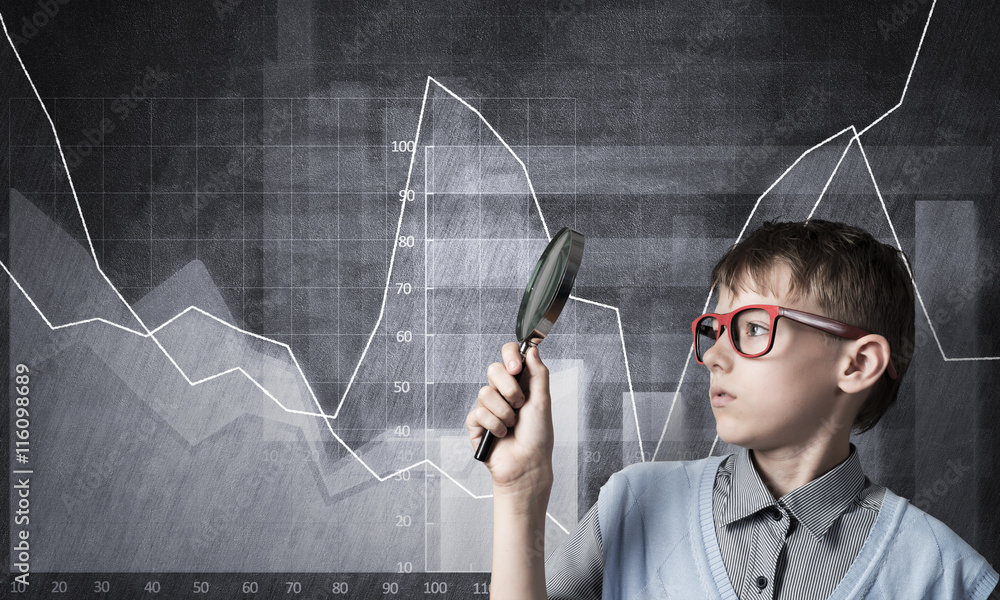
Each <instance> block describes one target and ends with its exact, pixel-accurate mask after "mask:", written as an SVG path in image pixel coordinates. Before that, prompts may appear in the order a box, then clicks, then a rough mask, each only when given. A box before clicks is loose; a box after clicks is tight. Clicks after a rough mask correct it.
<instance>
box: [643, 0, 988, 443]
mask: <svg viewBox="0 0 1000 600" xmlns="http://www.w3.org/2000/svg"><path fill="white" fill-rule="evenodd" d="M936 6H937V0H934V2H932V3H931V8H930V11H928V13H927V21H926V22H925V23H924V29H923V32H922V33H921V34H920V42H919V43H918V44H917V51H916V54H915V55H914V56H913V62H912V63H910V71H909V73H908V74H907V76H906V83H905V84H904V85H903V93H902V95H901V96H900V98H899V102H897V103H896V105H895V106H893V107H892V108H890V109H889V110H887V111H886V112H885V113H883V114H882V115H881V116H879V117H878V118H877V119H875V120H874V121H872V122H871V123H869V124H868V126H867V127H865V128H864V129H862V130H861V131H858V130H857V129H855V127H854V126H853V125H852V126H851V127H850V129H851V130H853V131H854V135H853V136H851V140H850V142H848V144H847V146H846V147H845V148H844V151H843V153H842V154H841V155H840V160H838V161H837V164H836V166H835V167H834V168H833V172H832V173H830V177H829V178H828V179H827V181H826V185H824V186H823V190H822V192H820V195H819V198H818V199H817V200H816V204H814V205H813V208H812V211H810V213H809V216H808V217H806V220H809V219H810V218H812V215H813V213H814V212H815V211H816V207H817V206H819V203H820V201H821V200H822V199H823V196H824V194H826V191H827V188H828V187H829V185H830V182H831V181H832V180H833V178H834V176H835V175H836V174H837V171H838V170H839V169H840V165H841V163H842V162H843V161H844V157H845V156H846V155H847V151H848V150H849V149H850V147H851V145H852V144H853V143H855V142H857V144H858V150H860V151H861V156H862V157H863V158H864V161H865V167H866V168H867V169H868V176H869V177H870V178H871V182H872V185H873V186H874V187H875V194H876V195H877V196H878V200H879V204H880V205H881V207H882V212H883V214H885V219H886V221H887V222H888V223H889V229H890V230H891V231H892V237H893V239H894V240H895V242H896V247H897V248H899V249H900V250H902V249H903V245H902V244H901V243H900V242H899V236H898V235H897V234H896V227H895V225H894V224H893V222H892V218H891V217H890V216H889V210H888V208H887V207H886V204H885V199H884V198H883V197H882V190H881V188H880V187H879V184H878V180H877V179H876V178H875V173H874V171H873V170H872V166H871V163H870V162H869V160H868V153H867V152H865V148H864V145H863V144H862V143H861V136H862V135H864V134H865V133H867V132H868V130H870V129H871V128H872V127H874V126H875V125H877V124H879V123H880V122H881V121H882V120H883V119H885V118H886V117H887V116H889V115H890V114H892V113H893V112H894V111H895V110H896V109H898V108H899V107H900V106H902V105H903V101H904V100H905V98H906V92H907V90H908V89H909V87H910V81H911V79H912V78H913V71H914V69H915V68H916V66H917V59H919V58H920V50H921V49H922V48H923V45H924V39H925V38H926V37H927V29H928V27H929V26H930V23H931V17H933V16H934V8H935V7H936ZM841 133H843V132H841ZM838 135H839V134H838ZM786 172H787V171H786ZM782 177H784V174H782ZM779 179H780V178H779ZM771 187H774V186H773V185H772V186H771ZM768 190H770V188H768ZM765 193H767V192H765ZM758 202H759V199H758ZM754 208H755V209H756V206H755V207H754ZM750 216H751V217H752V216H753V212H751V213H750ZM749 222H750V219H749V218H748V219H747V224H749ZM743 228H744V230H745V229H746V225H744V226H743ZM740 236H741V237H742V232H741V233H740ZM737 241H739V238H737ZM903 264H904V265H905V266H906V272H907V274H908V275H909V276H910V281H912V282H913V291H914V293H915V294H916V297H917V301H918V302H919V303H920V308H921V310H922V311H923V313H924V317H925V318H926V319H927V325H928V326H929V327H930V329H931V334H932V335H933V336H934V342H935V344H937V347H938V352H940V353H941V359H942V360H944V361H945V362H968V361H986V360H1000V356H972V357H959V358H955V357H949V356H948V355H947V354H945V351H944V347H943V346H942V345H941V340H940V339H939V338H938V334H937V329H936V328H935V327H934V322H933V321H931V316H930V313H929V312H928V311H927V306H926V305H925V304H924V299H923V296H921V295H920V288H919V287H918V286H917V280H916V279H915V278H914V276H913V270H912V269H911V268H910V263H909V261H907V260H906V257H905V255H904V256H903ZM709 297H711V296H709ZM706 306H707V303H706ZM690 357H691V354H690V352H689V353H688V360H690ZM686 367H687V364H686V363H685V368H686ZM681 378H682V380H683V374H682V375H681ZM679 389H680V386H679V385H678V390H679ZM667 420H668V421H669V420H670V416H669V415H668V416H667ZM663 429H664V432H666V425H664V427H663ZM661 440H662V436H661ZM718 441H719V436H718V435H716V436H715V440H714V441H713V442H712V448H711V449H710V450H709V452H708V454H709V456H711V455H712V453H713V452H714V451H715V446H716V444H717V443H718ZM657 448H659V446H657ZM653 456H654V457H655V456H656V454H655V453H654V454H653Z"/></svg>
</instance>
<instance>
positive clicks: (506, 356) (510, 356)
mask: <svg viewBox="0 0 1000 600" xmlns="http://www.w3.org/2000/svg"><path fill="white" fill-rule="evenodd" d="M500 355H501V356H503V364H504V366H506V367H507V372H508V373H510V374H511V375H517V374H518V373H520V372H521V347H520V346H519V345H518V344H517V342H507V343H506V344H504V345H503V348H501V350H500Z"/></svg>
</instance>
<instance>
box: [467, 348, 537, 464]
mask: <svg viewBox="0 0 1000 600" xmlns="http://www.w3.org/2000/svg"><path fill="white" fill-rule="evenodd" d="M530 347H531V346H529V345H528V343H527V342H524V343H522V344H521V372H520V373H518V374H517V384H518V385H521V379H523V378H524V377H525V373H526V372H527V371H528V369H527V366H526V365H525V364H524V354H525V353H526V352H527V351H528V348H530ZM517 412H518V410H517V409H516V408H515V409H514V413H515V414H516V413H517ZM513 429H514V428H513V427H508V428H507V434H508V435H509V434H510V432H511V431H512V430H513ZM496 441H497V436H495V435H493V432H492V431H490V430H489V429H487V430H486V434H485V435H484V436H483V437H482V438H481V439H480V440H479V448H478V449H477V450H476V460H478V461H479V462H486V460H487V459H489V457H490V452H491V451H492V450H493V444H494V443H496Z"/></svg>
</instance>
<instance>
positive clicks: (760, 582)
mask: <svg viewBox="0 0 1000 600" xmlns="http://www.w3.org/2000/svg"><path fill="white" fill-rule="evenodd" d="M757 587H758V588H760V589H764V588H766V587H767V577H764V576H763V575H761V576H759V577H757Z"/></svg>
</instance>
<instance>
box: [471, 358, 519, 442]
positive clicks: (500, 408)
mask: <svg viewBox="0 0 1000 600" xmlns="http://www.w3.org/2000/svg"><path fill="white" fill-rule="evenodd" d="M497 364H499V363H497ZM479 405H480V406H483V407H485V408H486V409H487V410H488V411H490V412H491V413H493V414H494V415H495V416H497V417H498V418H499V419H500V420H501V421H503V423H504V425H506V426H508V427H513V426H514V424H516V423H517V414H516V413H515V412H514V409H513V408H512V407H511V405H510V404H508V401H507V400H505V399H504V398H503V397H502V396H501V395H500V394H499V392H497V391H496V390H495V389H493V387H492V386H488V385H486V386H483V387H482V388H480V389H479Z"/></svg>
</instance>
